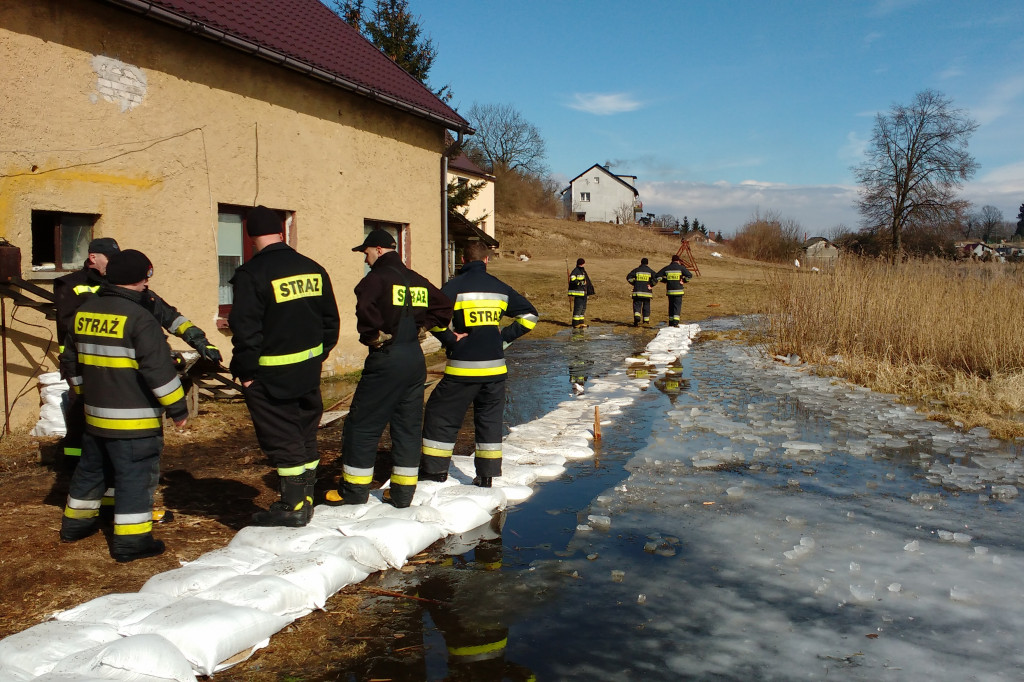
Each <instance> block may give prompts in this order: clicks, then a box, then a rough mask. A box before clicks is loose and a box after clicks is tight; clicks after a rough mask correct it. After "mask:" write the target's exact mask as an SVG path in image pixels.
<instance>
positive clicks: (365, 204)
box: [0, 0, 443, 424]
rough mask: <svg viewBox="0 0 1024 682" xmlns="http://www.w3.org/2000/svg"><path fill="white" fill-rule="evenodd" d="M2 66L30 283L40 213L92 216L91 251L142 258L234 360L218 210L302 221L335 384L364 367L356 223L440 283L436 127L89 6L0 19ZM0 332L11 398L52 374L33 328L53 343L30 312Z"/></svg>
mask: <svg viewBox="0 0 1024 682" xmlns="http://www.w3.org/2000/svg"><path fill="white" fill-rule="evenodd" d="M0 63H2V64H3V65H4V74H5V85H4V96H3V98H0V129H2V130H3V133H2V139H3V144H2V145H0V147H2V149H3V151H0V235H2V236H4V237H6V238H7V239H8V240H9V241H10V242H11V243H12V244H14V245H15V246H18V247H20V248H21V250H22V269H23V271H25V272H28V271H29V270H30V263H31V242H32V235H31V215H32V211H33V210H53V211H66V212H75V213H93V214H98V215H99V216H100V218H99V220H98V222H97V223H96V226H95V230H94V236H97V237H99V236H105V237H114V238H115V239H117V240H118V241H119V242H120V243H121V245H122V248H137V249H140V250H142V251H143V252H145V253H146V254H147V255H148V256H149V257H150V259H151V260H152V261H153V263H154V269H155V274H154V277H153V279H152V280H151V286H152V288H153V289H154V290H155V291H157V292H158V293H160V294H161V295H162V296H163V297H164V298H165V299H167V300H168V301H169V302H171V303H172V304H173V305H175V306H177V307H178V308H179V309H180V310H181V311H182V312H183V313H184V314H186V315H187V316H189V317H190V318H191V319H192V320H193V321H194V322H195V323H196V324H197V325H199V326H200V327H202V328H203V329H204V330H205V331H206V333H207V335H208V336H209V337H210V339H211V340H212V341H213V342H214V343H215V344H216V345H218V346H219V347H221V348H222V349H226V350H230V347H231V342H230V338H229V336H228V335H227V333H226V332H224V331H220V330H218V329H217V325H216V317H217V244H216V233H217V208H218V205H219V204H235V205H240V206H251V205H254V204H264V205H267V206H270V207H272V208H276V209H286V210H290V211H294V212H295V229H294V234H293V237H294V238H293V242H292V243H293V246H295V247H296V248H297V249H298V250H299V251H300V252H302V253H305V254H307V255H310V256H312V257H313V258H315V259H316V260H318V261H319V262H321V263H322V264H323V265H324V266H325V267H326V268H327V270H328V272H329V273H330V274H331V278H332V280H333V283H334V288H335V291H336V292H337V295H338V305H339V308H340V310H341V319H342V330H341V332H342V333H341V341H340V343H339V346H338V348H336V349H335V351H334V353H332V355H331V358H330V359H329V361H328V363H327V364H326V366H325V367H326V369H327V370H328V371H344V370H350V369H353V368H356V367H357V366H359V365H360V364H361V362H362V360H363V358H364V357H365V349H364V348H363V347H362V346H360V345H359V344H358V342H357V337H356V334H355V314H354V311H355V299H354V296H353V294H352V289H353V287H354V286H355V285H356V283H357V282H358V280H359V279H360V278H361V277H362V275H363V265H362V257H361V255H360V254H355V253H352V252H351V248H352V247H353V246H355V245H356V244H359V243H360V242H361V241H362V236H363V221H364V219H367V218H369V219H375V220H385V221H391V222H396V223H406V224H408V225H409V226H410V227H409V230H410V239H411V243H410V256H411V265H412V267H413V268H414V269H416V270H417V271H419V272H420V273H422V274H424V275H425V276H427V277H428V278H430V279H431V281H433V282H434V283H435V284H440V282H439V279H440V270H441V254H440V241H441V240H440V200H439V192H440V179H439V176H438V173H439V168H440V152H441V149H442V142H443V131H442V129H441V126H439V125H436V124H433V123H430V122H428V121H425V120H423V119H419V118H416V117H413V116H410V115H407V114H403V113H401V112H398V111H396V110H394V109H391V108H388V107H384V106H382V105H379V104H376V103H374V102H372V101H370V100H368V99H366V98H362V97H358V96H355V95H351V94H348V93H345V92H343V91H341V90H339V89H337V88H334V87H331V86H328V85H326V84H321V83H319V82H317V81H314V80H312V79H309V78H306V77H303V76H301V75H299V74H296V73H293V72H290V71H287V70H285V69H283V68H279V67H276V66H274V65H271V64H268V63H266V62H264V61H262V60H259V59H256V58H253V57H249V56H246V55H244V54H242V53H240V52H237V51H235V50H231V49H229V48H226V47H221V46H219V45H215V44H213V43H211V42H209V41H206V40H203V39H200V38H196V37H193V36H189V35H187V34H185V33H183V32H180V31H176V30H174V29H172V28H169V27H164V26H163V25H160V24H157V23H154V22H152V21H149V20H146V19H143V18H141V17H136V16H134V15H131V14H128V13H126V12H123V11H121V10H117V9H114V8H111V7H108V6H106V5H103V4H100V3H93V2H91V1H88V0H77V1H76V2H64V1H61V0H19V2H18V3H4V4H2V5H0ZM12 150H16V151H12ZM8 323H9V325H10V334H11V336H12V338H14V337H17V339H18V342H17V343H15V344H11V347H10V348H9V349H8V354H9V378H10V380H9V383H10V385H11V393H12V396H13V394H14V393H15V392H16V390H17V389H18V388H19V387H20V386H21V385H22V384H23V383H25V382H26V381H27V380H28V378H29V377H30V376H32V375H34V374H36V373H38V372H39V371H46V370H49V369H52V367H53V360H54V354H53V351H54V348H55V345H56V344H55V343H50V341H51V339H50V336H49V335H48V334H47V332H46V331H44V330H43V329H39V328H36V327H32V326H30V323H31V324H35V325H43V326H45V327H46V328H47V329H51V330H52V328H53V326H52V322H46V321H44V320H43V319H42V315H40V314H39V313H38V312H36V311H34V310H29V309H20V310H19V311H18V314H17V316H16V319H11V317H10V316H8ZM172 345H175V346H176V347H180V348H184V347H185V346H183V345H182V344H181V342H179V341H177V340H176V339H174V340H172ZM47 350H48V351H49V352H47ZM40 361H42V365H43V366H42V367H41V368H37V367H36V365H37V364H39V363H40ZM20 403H31V404H19V405H18V408H21V409H23V410H26V411H24V412H19V411H18V410H17V409H16V410H12V421H15V422H17V423H19V424H25V423H31V421H34V420H35V418H36V417H37V415H38V410H37V400H36V399H35V398H29V397H26V398H23V399H22V400H21V401H20Z"/></svg>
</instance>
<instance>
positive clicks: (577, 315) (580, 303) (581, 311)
mask: <svg viewBox="0 0 1024 682" xmlns="http://www.w3.org/2000/svg"><path fill="white" fill-rule="evenodd" d="M571 298H572V326H574V327H577V326H579V325H581V324H583V323H584V322H585V321H586V319H587V297H586V296H572V297H571Z"/></svg>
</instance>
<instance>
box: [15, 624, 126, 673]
mask: <svg viewBox="0 0 1024 682" xmlns="http://www.w3.org/2000/svg"><path fill="white" fill-rule="evenodd" d="M118 637H119V635H118V634H117V630H115V629H114V628H112V627H110V626H109V625H98V624H95V623H71V622H61V621H56V620H51V621H47V622H45V623H40V624H39V625H34V626H32V627H30V628H29V629H27V630H22V631H21V632H16V633H14V634H13V635H10V636H9V637H5V638H4V639H2V640H0V664H3V665H4V666H6V667H9V668H13V669H14V671H15V672H18V671H19V670H21V671H22V672H25V673H28V674H29V675H31V676H32V677H36V676H38V675H43V674H46V673H48V672H50V671H51V670H52V669H53V666H55V665H57V663H58V662H60V660H61V659H62V658H64V657H66V656H70V655H71V654H74V653H78V652H79V651H83V650H85V649H90V648H92V647H94V646H96V645H97V644H106V643H107V642H113V641H114V640H115V639H118Z"/></svg>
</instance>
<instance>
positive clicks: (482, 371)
mask: <svg viewBox="0 0 1024 682" xmlns="http://www.w3.org/2000/svg"><path fill="white" fill-rule="evenodd" d="M444 373H445V374H451V375H453V376H460V377H487V376H496V375H498V374H507V373H508V368H507V367H505V359H504V358H502V359H500V360H479V361H470V360H449V361H448V364H447V365H446V366H445V368H444Z"/></svg>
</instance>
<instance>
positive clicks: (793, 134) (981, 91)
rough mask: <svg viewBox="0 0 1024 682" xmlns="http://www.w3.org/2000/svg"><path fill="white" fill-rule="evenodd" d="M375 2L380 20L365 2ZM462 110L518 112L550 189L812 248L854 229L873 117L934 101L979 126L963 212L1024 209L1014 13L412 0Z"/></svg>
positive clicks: (846, 5) (886, 3) (1019, 27)
mask: <svg viewBox="0 0 1024 682" xmlns="http://www.w3.org/2000/svg"><path fill="white" fill-rule="evenodd" d="M367 4H371V2H368V3H367ZM410 9H411V10H412V11H413V12H414V13H416V14H418V15H419V17H420V21H421V25H422V27H423V29H424V31H425V33H426V34H427V35H428V36H429V37H430V38H431V39H432V40H433V41H434V43H435V45H436V47H437V48H438V52H439V55H438V58H437V60H436V61H435V63H434V67H433V69H432V71H431V74H430V79H431V84H432V85H441V84H445V83H448V84H451V86H452V88H453V90H454V92H455V99H454V100H453V102H452V103H453V104H454V105H455V106H456V107H457V108H459V109H460V110H462V111H465V110H467V109H468V108H469V107H470V105H471V104H472V103H473V102H479V103H482V104H496V103H509V104H512V105H514V106H515V107H516V108H517V109H518V110H519V111H520V112H521V113H522V114H523V116H524V117H525V118H526V119H527V120H528V121H530V122H531V123H533V124H534V125H536V126H537V127H538V128H539V130H540V132H541V134H542V135H543V137H544V139H545V141H546V143H547V147H548V156H547V163H548V166H549V167H550V169H551V172H552V174H553V175H555V176H556V177H557V178H559V179H561V180H564V181H568V180H569V179H570V178H572V177H574V176H576V175H578V174H579V173H581V172H583V171H584V170H586V169H587V168H588V167H590V166H591V165H592V164H594V163H604V162H606V161H610V162H611V163H612V170H613V172H616V173H620V174H626V175H636V176H637V178H638V179H637V183H638V187H639V190H640V196H641V199H642V201H643V202H644V208H645V210H646V211H650V212H654V213H672V214H675V215H676V216H678V217H682V216H684V215H686V216H689V217H690V218H691V219H692V218H694V217H696V218H698V219H699V220H700V221H701V222H702V223H704V224H706V225H707V226H708V228H709V229H711V230H723V231H725V232H726V233H731V232H733V231H734V230H735V229H736V228H737V227H739V226H740V225H742V224H743V223H744V222H745V221H746V220H748V219H749V218H750V217H751V215H753V213H754V212H755V211H758V210H760V211H761V212H762V213H765V212H767V211H776V212H778V213H779V214H781V215H782V216H783V217H786V218H791V219H794V220H796V221H797V222H799V223H800V225H801V227H802V228H803V229H804V231H806V232H807V233H809V234H810V235H811V236H814V235H815V234H827V233H828V232H829V231H830V230H831V228H833V227H834V226H835V225H837V224H840V223H842V224H845V225H847V226H849V227H857V226H858V221H859V216H858V214H857V212H856V209H855V208H854V207H853V202H854V200H855V198H856V190H857V186H856V184H855V183H854V181H853V176H852V173H851V172H850V166H851V165H852V164H855V163H857V162H858V161H860V160H862V159H863V151H864V148H865V145H866V143H867V141H868V140H869V139H870V136H871V130H872V126H873V124H874V116H875V114H876V113H878V112H880V111H886V110H888V109H889V107H890V106H891V105H892V104H893V103H906V104H909V103H910V102H911V101H912V99H913V97H914V94H915V93H917V92H918V91H920V90H923V89H925V88H932V89H936V90H939V91H941V92H943V93H945V94H946V95H947V96H949V97H951V98H952V99H953V101H954V103H955V105H956V106H957V107H958V108H962V109H965V110H967V111H968V112H969V114H970V115H971V116H972V117H973V118H974V119H976V120H977V121H978V123H979V124H980V127H979V129H978V131H977V132H976V133H975V134H974V136H973V137H972V138H971V145H970V149H971V152H972V154H973V155H974V156H975V158H976V160H977V161H978V162H979V163H980V165H981V168H980V169H979V171H978V173H977V174H976V176H975V178H974V179H973V180H972V181H971V182H970V183H969V184H968V185H967V186H966V187H965V190H964V196H965V197H966V198H968V199H970V200H971V201H972V202H974V203H975V204H976V207H975V208H976V209H980V208H981V206H983V205H985V204H991V205H993V206H996V207H997V208H999V209H1000V210H1001V211H1002V212H1003V216H1004V218H1005V219H1006V220H1010V221H1014V222H1015V221H1016V215H1017V211H1018V208H1019V206H1020V205H1021V204H1022V203H1024V7H1022V5H1021V3H1020V1H1019V0H983V1H980V2H978V1H974V2H934V1H932V2H929V1H926V0H880V1H878V2H855V1H847V2H839V1H835V2H832V1H826V0H818V1H814V2H811V1H806V2H771V3H769V2H763V1H754V0H729V1H728V2H725V1H721V2H710V1H706V2H686V1H684V0H678V1H667V0H666V1H661V0H656V1H647V2H636V3H630V2H621V1H616V2H611V1H607V0H587V1H586V2H568V1H561V0H548V1H546V2H540V1H536V0H516V1H514V2H513V1H511V0H509V1H501V2H499V1H484V2H481V1H480V0H446V1H445V2H443V3H441V2H428V1H427V0H410Z"/></svg>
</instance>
